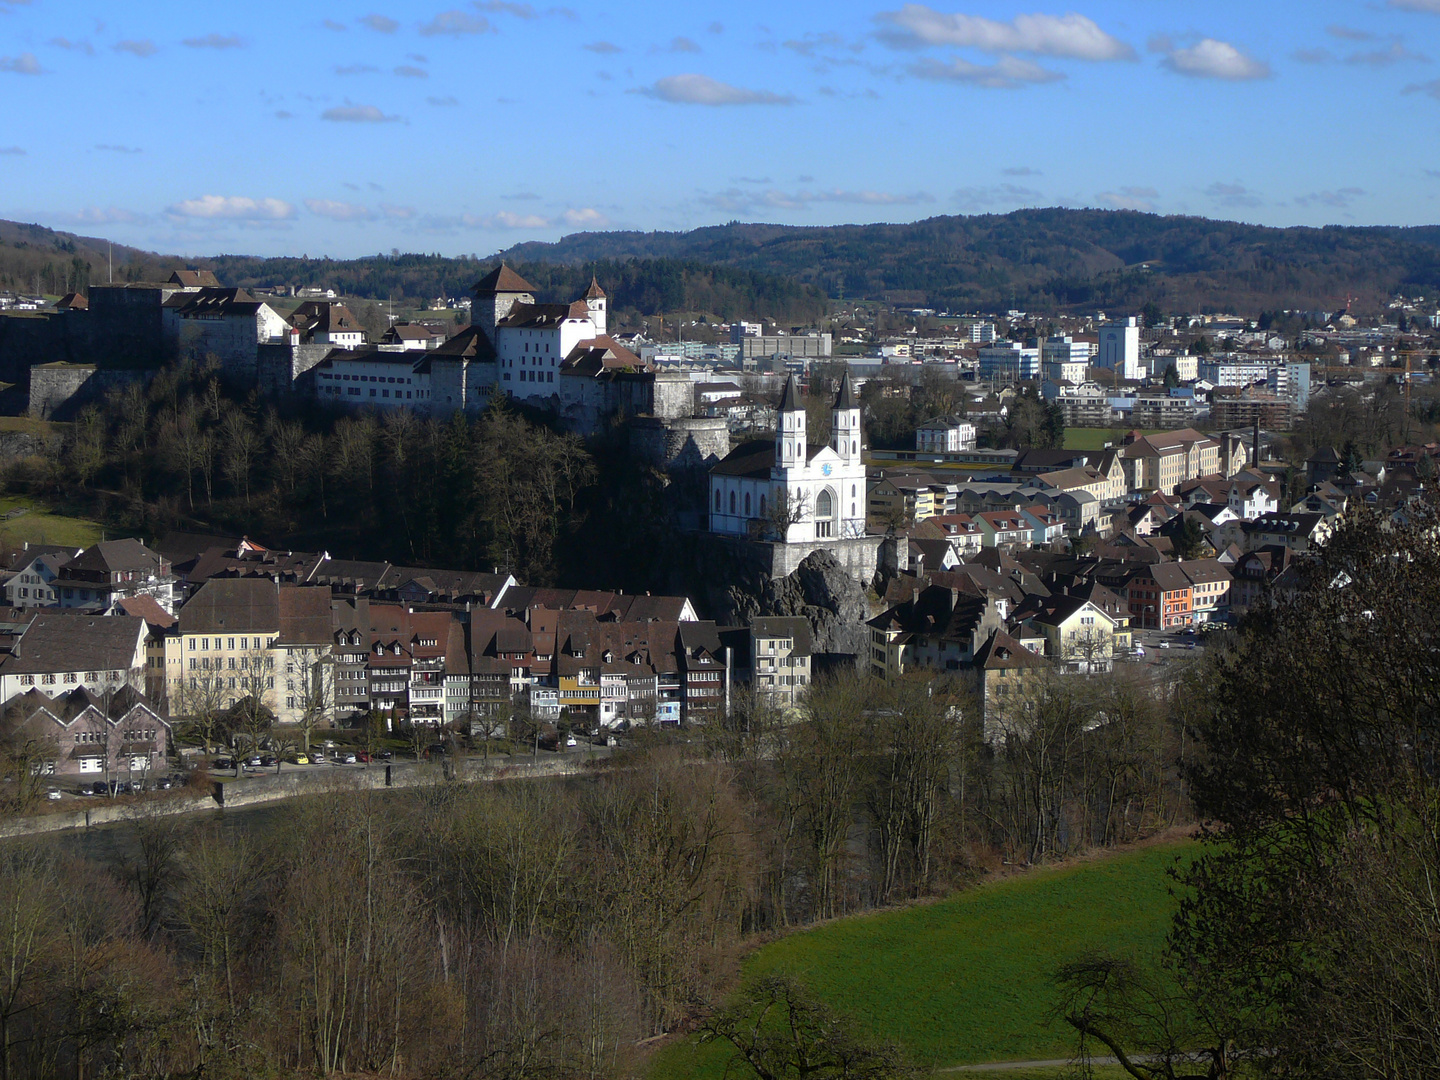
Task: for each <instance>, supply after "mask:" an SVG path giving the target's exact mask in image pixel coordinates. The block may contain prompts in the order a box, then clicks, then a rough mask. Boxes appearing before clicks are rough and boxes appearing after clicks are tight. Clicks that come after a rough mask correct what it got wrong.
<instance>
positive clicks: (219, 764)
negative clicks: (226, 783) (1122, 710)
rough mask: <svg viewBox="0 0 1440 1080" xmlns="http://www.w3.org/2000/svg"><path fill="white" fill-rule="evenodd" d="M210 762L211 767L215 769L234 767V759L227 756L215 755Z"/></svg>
mask: <svg viewBox="0 0 1440 1080" xmlns="http://www.w3.org/2000/svg"><path fill="white" fill-rule="evenodd" d="M210 764H211V766H212V767H213V768H216V769H233V768H234V767H235V759H234V758H229V757H217V758H216V759H215V760H214V761H212V762H211V763H210Z"/></svg>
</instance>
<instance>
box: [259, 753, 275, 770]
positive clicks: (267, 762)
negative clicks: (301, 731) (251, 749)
mask: <svg viewBox="0 0 1440 1080" xmlns="http://www.w3.org/2000/svg"><path fill="white" fill-rule="evenodd" d="M260 764H261V765H263V766H264V767H265V768H267V769H273V768H274V767H275V766H276V765H279V764H280V759H279V758H278V757H276V756H275V755H274V754H261V755H260Z"/></svg>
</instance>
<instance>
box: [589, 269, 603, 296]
mask: <svg viewBox="0 0 1440 1080" xmlns="http://www.w3.org/2000/svg"><path fill="white" fill-rule="evenodd" d="M585 299H586V300H604V299H605V290H604V289H602V288H600V282H598V281H596V280H595V275H594V274H591V275H590V288H588V289H586V290H585Z"/></svg>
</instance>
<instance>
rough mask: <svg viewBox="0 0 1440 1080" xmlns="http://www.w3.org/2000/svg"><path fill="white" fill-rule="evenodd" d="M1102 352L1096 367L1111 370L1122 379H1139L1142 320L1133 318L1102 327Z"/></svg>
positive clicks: (1097, 358) (1097, 357) (1097, 359)
mask: <svg viewBox="0 0 1440 1080" xmlns="http://www.w3.org/2000/svg"><path fill="white" fill-rule="evenodd" d="M1099 333H1100V350H1099V353H1098V354H1097V356H1096V361H1095V363H1096V366H1097V367H1103V368H1109V369H1110V370H1111V371H1114V372H1115V373H1116V374H1117V375H1118V376H1119V377H1120V378H1122V379H1139V378H1140V377H1141V370H1140V320H1139V319H1137V318H1135V317H1134V316H1131V317H1130V318H1128V319H1125V320H1123V321H1121V322H1111V323H1105V324H1103V325H1102V326H1101V327H1100V330H1099Z"/></svg>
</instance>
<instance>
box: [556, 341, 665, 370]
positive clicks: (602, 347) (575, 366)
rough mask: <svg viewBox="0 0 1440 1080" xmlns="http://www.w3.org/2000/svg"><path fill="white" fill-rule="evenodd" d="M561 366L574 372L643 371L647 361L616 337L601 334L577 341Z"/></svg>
mask: <svg viewBox="0 0 1440 1080" xmlns="http://www.w3.org/2000/svg"><path fill="white" fill-rule="evenodd" d="M560 366H561V368H562V370H563V371H568V372H571V373H574V374H581V375H598V374H599V373H600V372H602V371H613V370H616V369H619V368H626V369H631V370H634V371H643V370H644V369H645V362H644V361H643V360H641V359H640V358H639V357H638V356H636V355H635V354H634V353H633V352H631V351H630V350H629V349H627V348H625V346H624V345H621V344H620V343H619V342H618V341H616V340H615V339H614V338H612V337H609V336H606V335H601V336H600V337H593V338H588V339H587V340H585V341H578V342H576V343H575V347H574V348H573V349H571V350H570V353H569V355H568V356H566V357H565V361H564V363H562V364H561V365H560Z"/></svg>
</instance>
